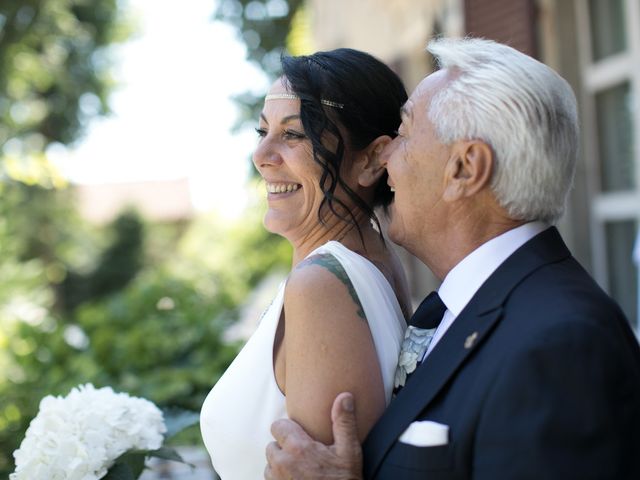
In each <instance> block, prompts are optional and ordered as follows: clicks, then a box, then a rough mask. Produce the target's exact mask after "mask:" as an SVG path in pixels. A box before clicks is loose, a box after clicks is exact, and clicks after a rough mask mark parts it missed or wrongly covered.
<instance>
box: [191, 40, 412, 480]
mask: <svg viewBox="0 0 640 480" xmlns="http://www.w3.org/2000/svg"><path fill="white" fill-rule="evenodd" d="M282 67H283V72H284V74H283V76H282V77H281V78H280V79H278V80H276V82H275V83H274V84H273V85H272V87H271V89H270V91H269V93H268V95H267V96H266V97H265V102H264V108H263V110H262V113H261V114H260V120H259V126H258V128H257V129H256V130H257V132H258V137H259V142H258V147H257V149H256V151H255V153H254V155H253V162H254V164H255V166H256V168H257V169H258V171H259V173H260V175H261V176H262V177H263V178H264V180H265V183H266V190H267V201H268V210H267V212H266V215H265V218H264V224H265V227H266V228H267V229H268V230H269V231H271V232H274V233H277V234H279V235H282V236H283V237H285V238H286V239H287V240H288V241H289V242H290V243H291V245H292V246H293V261H292V270H291V273H290V274H289V276H288V277H287V279H286V281H285V282H283V284H282V285H281V287H280V289H279V291H278V293H277V295H276V297H275V299H274V300H273V302H272V304H271V305H270V306H269V307H268V308H267V310H266V312H265V314H264V316H263V318H262V320H261V321H260V324H259V326H258V328H257V330H256V332H255V333H254V334H253V336H252V337H251V338H250V339H249V341H248V342H247V344H246V345H245V347H244V348H243V349H242V351H241V352H240V353H239V354H238V356H237V357H236V359H235V360H234V362H233V363H232V364H231V366H230V367H229V369H228V370H227V371H226V372H225V374H224V375H223V376H222V378H220V380H219V381H218V382H217V383H216V385H215V386H214V388H213V389H212V390H211V392H210V393H209V395H208V396H207V399H206V400H205V402H204V404H203V406H202V412H201V430H202V436H203V439H204V442H205V445H206V447H207V449H208V451H209V454H210V455H211V459H212V462H213V465H214V467H215V469H216V471H217V472H218V473H219V474H220V476H221V477H222V478H223V479H224V480H233V479H256V478H262V476H263V471H264V468H265V466H266V459H265V453H264V452H265V447H266V445H267V444H268V443H269V442H271V441H272V437H271V434H270V426H271V423H272V422H273V421H274V420H276V419H278V418H283V417H289V418H291V419H293V420H295V421H296V422H298V423H299V424H300V425H302V427H304V429H305V430H306V431H307V432H308V433H309V434H310V435H311V436H313V437H314V438H315V439H317V440H319V441H322V442H325V443H327V444H330V443H332V441H333V439H332V433H331V423H330V421H329V418H330V415H329V412H330V409H331V405H332V402H333V399H334V398H335V396H336V395H337V394H338V393H339V392H342V391H349V392H352V393H353V394H354V397H355V403H356V412H357V415H358V416H357V424H358V433H359V437H360V439H361V440H362V439H364V437H365V436H366V434H367V433H368V431H369V429H370V428H371V427H372V426H373V424H374V423H375V421H376V420H377V418H378V417H379V416H380V415H381V414H382V412H383V410H384V408H385V406H386V405H387V403H388V402H389V400H390V398H391V391H392V388H393V376H394V371H395V368H396V363H397V359H398V353H399V350H400V344H401V341H402V338H403V333H404V329H405V326H406V324H405V318H408V316H409V314H410V311H409V309H410V307H409V297H408V292H407V287H406V280H405V278H404V274H403V272H402V269H401V265H400V262H399V261H398V259H397V258H396V257H395V255H394V254H393V252H392V251H391V250H390V249H389V248H388V247H387V245H386V244H385V241H384V239H383V238H382V235H381V234H380V233H379V231H380V224H379V222H378V218H377V217H376V215H375V213H374V208H375V207H378V206H383V207H384V206H386V205H387V204H388V203H389V201H390V200H391V196H392V195H393V194H392V192H391V190H390V188H389V186H388V185H387V183H386V179H387V175H386V171H385V170H384V168H382V167H381V166H380V163H379V154H380V152H381V150H382V149H383V147H384V146H385V145H386V144H387V143H388V142H389V141H390V140H391V138H392V137H393V136H395V130H396V129H397V128H398V125H399V124H400V107H401V106H402V105H403V104H404V102H405V101H406V100H407V95H406V92H405V90H404V87H403V85H402V82H401V81H400V79H399V78H398V77H397V75H396V74H395V73H393V72H392V71H391V70H390V69H389V68H388V67H387V66H385V65H384V64H383V63H381V62H380V61H378V60H377V59H375V58H373V57H372V56H370V55H368V54H366V53H363V52H359V51H356V50H351V49H338V50H333V51H330V52H318V53H315V54H313V55H310V56H300V57H285V58H283V60H282ZM265 255H268V252H265Z"/></svg>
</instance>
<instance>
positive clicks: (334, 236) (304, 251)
mask: <svg viewBox="0 0 640 480" xmlns="http://www.w3.org/2000/svg"><path fill="white" fill-rule="evenodd" d="M356 221H357V222H358V227H359V229H358V227H356V226H355V225H354V224H353V223H347V222H345V221H344V220H341V219H339V218H337V217H335V216H332V218H331V220H330V221H326V222H325V223H324V224H320V223H318V225H317V227H316V228H315V229H314V230H313V231H312V232H310V233H308V234H307V235H305V236H304V237H303V238H300V239H297V240H295V241H291V244H292V246H293V262H292V263H293V267H295V266H296V265H297V264H298V263H299V262H300V261H302V260H303V259H304V258H306V257H307V256H308V255H309V254H310V253H311V252H312V251H313V250H315V249H316V248H318V247H320V246H321V245H324V244H325V243H327V242H329V241H331V240H334V241H337V242H340V243H342V244H343V245H344V246H345V247H347V248H348V249H350V250H353V251H357V252H362V251H363V250H366V249H367V246H368V245H369V244H371V243H372V237H373V236H374V235H375V236H377V237H379V235H378V233H377V232H376V231H375V230H374V229H373V227H372V226H371V223H370V221H369V219H368V218H366V217H365V216H364V215H363V214H360V215H357V214H356ZM372 234H373V235H372ZM363 241H364V245H363Z"/></svg>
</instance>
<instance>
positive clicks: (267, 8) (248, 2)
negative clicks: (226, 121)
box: [215, 0, 305, 128]
mask: <svg viewBox="0 0 640 480" xmlns="http://www.w3.org/2000/svg"><path fill="white" fill-rule="evenodd" d="M304 14H305V11H304V0H220V2H219V3H218V7H217V9H216V13H215V18H216V19H217V20H221V21H224V22H226V23H229V24H230V25H232V26H233V27H234V28H235V29H236V30H237V33H238V36H239V38H240V39H241V40H242V41H243V42H244V43H245V45H246V46H247V58H248V59H249V60H250V61H252V62H254V63H256V64H257V65H258V66H259V67H260V68H261V69H262V70H263V71H264V72H265V73H266V74H267V76H268V77H269V78H270V79H275V78H276V77H277V75H278V73H279V70H280V56H281V55H282V54H283V52H285V50H287V47H291V46H292V45H300V44H301V42H300V40H299V39H298V38H296V37H295V36H293V37H292V36H290V34H291V31H292V27H293V26H294V25H295V24H296V23H297V24H302V18H303V17H304ZM295 40H297V42H296V41H295ZM289 49H290V50H291V48H289ZM291 53H293V54H299V53H303V52H301V51H293V52H291ZM234 100H235V102H236V104H237V105H238V107H239V108H240V115H239V119H238V123H237V125H236V127H237V128H239V127H241V126H243V125H244V124H245V123H248V122H250V121H251V122H255V120H256V119H257V118H258V115H259V113H260V108H261V105H262V95H255V94H254V93H252V92H244V93H242V94H240V95H237V96H235V97H234Z"/></svg>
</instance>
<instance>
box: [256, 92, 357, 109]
mask: <svg viewBox="0 0 640 480" xmlns="http://www.w3.org/2000/svg"><path fill="white" fill-rule="evenodd" d="M299 99H300V97H299V96H298V95H294V94H292V93H273V94H271V95H267V96H266V97H264V101H265V102H268V101H269V100H299ZM320 103H321V104H323V105H326V106H327V107H333V108H344V103H337V102H332V101H331V100H325V99H324V98H323V99H321V100H320Z"/></svg>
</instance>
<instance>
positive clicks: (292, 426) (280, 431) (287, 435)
mask: <svg viewBox="0 0 640 480" xmlns="http://www.w3.org/2000/svg"><path fill="white" fill-rule="evenodd" d="M271 435H273V438H275V439H276V442H277V443H278V444H279V445H280V446H281V447H282V446H284V445H285V444H286V443H287V442H289V441H295V440H301V439H303V438H309V436H308V435H307V434H306V432H305V431H304V430H303V429H302V427H301V426H300V425H298V424H297V423H296V422H293V421H291V420H288V419H286V418H282V419H280V420H276V421H275V422H273V423H272V424H271Z"/></svg>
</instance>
